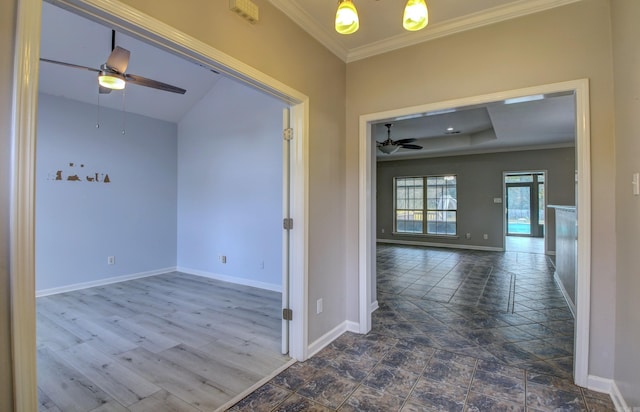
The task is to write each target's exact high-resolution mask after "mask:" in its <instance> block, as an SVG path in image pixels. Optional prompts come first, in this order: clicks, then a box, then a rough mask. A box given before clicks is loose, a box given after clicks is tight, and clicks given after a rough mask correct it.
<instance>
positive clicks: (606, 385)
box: [587, 375, 614, 394]
mask: <svg viewBox="0 0 640 412" xmlns="http://www.w3.org/2000/svg"><path fill="white" fill-rule="evenodd" d="M613 385H614V382H613V379H608V378H601V377H600V376H595V375H589V376H587V388H588V389H591V390H592V391H596V392H600V393H608V394H611V389H612V388H613Z"/></svg>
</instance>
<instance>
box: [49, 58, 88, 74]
mask: <svg viewBox="0 0 640 412" xmlns="http://www.w3.org/2000/svg"><path fill="white" fill-rule="evenodd" d="M40 61H43V62H47V63H53V64H59V65H61V66H67V67H73V68H74V69H82V70H89V71H90V72H95V73H100V70H98V69H94V68H92V67H87V66H80V65H78V64H72V63H65V62H60V61H57V60H50V59H44V58H42V57H41V58H40Z"/></svg>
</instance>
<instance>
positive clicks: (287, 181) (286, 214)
mask: <svg viewBox="0 0 640 412" xmlns="http://www.w3.org/2000/svg"><path fill="white" fill-rule="evenodd" d="M290 117H291V113H290V110H289V108H288V107H287V108H285V109H283V110H282V222H283V230H284V233H283V235H282V353H283V354H287V353H289V324H290V323H291V308H290V299H289V279H290V274H291V265H290V255H291V254H290V250H291V248H290V245H291V222H292V220H291V135H292V133H291V120H290Z"/></svg>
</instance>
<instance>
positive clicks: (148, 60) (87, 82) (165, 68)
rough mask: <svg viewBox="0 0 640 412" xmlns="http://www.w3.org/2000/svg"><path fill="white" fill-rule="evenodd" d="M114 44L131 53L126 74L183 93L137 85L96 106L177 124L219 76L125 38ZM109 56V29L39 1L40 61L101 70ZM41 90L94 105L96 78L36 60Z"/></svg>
mask: <svg viewBox="0 0 640 412" xmlns="http://www.w3.org/2000/svg"><path fill="white" fill-rule="evenodd" d="M116 45H118V46H121V47H124V48H125V49H127V50H129V51H130V52H131V58H130V60H129V66H128V68H127V73H130V74H137V75H139V76H143V77H147V78H151V79H154V80H158V81H161V82H163V83H168V84H172V85H174V86H178V87H181V88H183V89H186V90H187V92H186V93H185V94H184V95H181V94H176V93H169V92H165V91H160V90H156V89H151V88H148V87H142V86H138V85H128V86H127V87H126V88H125V98H124V99H123V96H122V92H118V91H114V92H111V93H110V94H103V95H100V96H99V99H100V106H102V107H109V108H112V109H116V110H121V109H122V105H123V101H124V104H125V108H126V111H127V112H131V113H137V114H141V115H144V116H148V117H153V118H156V119H161V120H167V121H170V122H174V123H175V122H178V121H179V120H180V119H181V118H182V116H183V115H184V114H185V113H187V112H188V111H189V110H190V109H191V107H193V105H194V104H195V103H197V102H198V101H199V100H200V99H201V98H202V97H203V96H204V95H205V94H206V93H207V92H209V90H211V88H212V87H213V85H214V84H215V82H216V80H217V79H218V78H219V75H218V74H216V73H214V72H212V71H211V70H208V69H205V68H203V67H200V66H198V65H196V64H194V63H191V62H189V61H187V60H185V59H183V58H180V57H177V56H175V55H173V54H170V53H168V52H165V51H162V50H160V49H158V48H156V47H153V46H150V45H148V44H146V43H144V42H141V41H139V40H136V39H134V38H132V37H129V36H126V35H124V34H120V33H116ZM110 53H111V29H110V28H108V27H105V26H102V25H100V24H98V23H95V22H93V21H90V20H87V19H84V18H81V17H79V16H77V15H76V14H73V13H71V12H68V11H66V10H63V9H61V8H59V7H56V6H53V5H51V4H49V3H43V6H42V34H41V47H40V57H43V58H46V59H51V60H58V61H62V62H66V63H72V64H77V65H81V66H86V67H92V68H100V65H101V64H103V63H104V62H105V61H106V60H107V57H109V54H110ZM39 90H40V91H41V92H44V93H47V94H52V95H54V96H62V97H66V98H69V99H73V100H78V101H82V102H85V103H91V104H97V103H98V82H97V74H96V73H94V72H90V71H88V70H80V69H75V68H71V67H65V66H59V65H56V64H51V63H46V62H40V84H39Z"/></svg>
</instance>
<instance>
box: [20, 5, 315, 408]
mask: <svg viewBox="0 0 640 412" xmlns="http://www.w3.org/2000/svg"><path fill="white" fill-rule="evenodd" d="M42 2H43V0H19V1H18V8H17V14H16V42H15V51H14V56H13V58H14V74H13V75H14V77H13V96H12V108H13V112H12V124H11V126H12V129H11V136H12V164H11V173H12V176H11V178H12V187H11V211H10V216H11V217H10V224H11V226H10V232H11V237H10V282H11V290H10V296H11V328H12V330H11V338H12V358H13V359H12V360H13V389H14V404H15V407H16V410H20V411H31V410H37V409H38V397H37V373H36V371H37V363H36V316H35V170H36V162H35V160H36V159H35V150H36V128H37V107H38V71H39V57H40V27H41V23H42V21H41V19H42ZM52 2H53V1H52ZM53 3H55V5H57V6H60V7H64V8H66V9H69V10H71V11H73V12H75V13H76V14H79V15H81V16H83V17H87V18H90V19H92V20H97V21H100V22H102V23H106V24H107V25H110V26H112V27H116V28H117V29H118V30H121V31H123V32H125V33H127V34H129V35H132V36H135V37H137V38H139V39H143V40H144V41H147V42H150V43H152V44H154V45H155V46H157V47H160V48H162V49H164V50H167V51H169V52H171V53H174V54H177V55H179V56H181V57H184V58H186V59H188V60H190V61H193V62H196V63H198V64H201V65H204V66H205V67H210V68H213V69H215V70H216V71H218V72H220V73H221V74H223V75H225V76H228V77H232V78H235V79H237V80H239V81H241V82H244V83H245V84H247V85H248V86H250V87H253V88H256V89H259V90H261V91H263V92H266V93H269V94H271V95H273V96H275V97H277V98H279V99H280V100H282V101H283V102H286V103H288V104H289V105H290V108H291V124H292V128H293V129H294V139H293V141H292V146H291V164H290V166H291V176H292V180H291V204H290V207H291V217H292V218H293V219H294V220H295V221H296V222H297V223H296V227H295V230H292V231H291V249H290V258H289V261H290V265H291V283H290V285H289V290H290V296H291V301H290V307H291V308H292V309H293V310H294V311H295V312H296V316H295V317H294V318H293V320H292V321H291V334H290V338H289V347H290V356H291V357H293V358H295V359H297V360H301V361H302V360H305V359H306V358H307V356H308V310H307V295H308V291H307V285H308V226H309V223H308V213H307V211H308V202H309V200H308V199H309V194H308V182H309V128H308V125H309V98H308V97H307V96H306V95H305V94H303V93H300V92H299V91H297V90H295V89H293V88H291V87H289V86H288V85H286V84H284V83H282V82H280V81H278V80H276V79H274V78H272V77H270V76H268V75H266V74H264V73H262V72H260V71H258V70H256V69H254V68H253V67H251V66H249V65H247V64H245V63H243V62H241V61H239V60H237V59H235V58H233V57H231V56H229V55H227V54H225V53H223V52H221V51H219V50H217V49H216V48H214V47H212V46H210V45H208V44H206V43H203V42H201V41H199V40H197V39H195V38H193V37H190V36H188V35H186V34H184V33H181V32H179V31H177V30H175V29H174V28H172V27H171V26H169V25H168V24H165V23H163V22H161V21H159V20H156V19H154V18H152V17H151V16H149V15H146V14H144V13H141V12H140V11H138V10H136V9H134V8H132V7H130V6H127V5H125V4H123V3H121V2H119V1H117V0H56V1H55V2H53Z"/></svg>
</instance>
